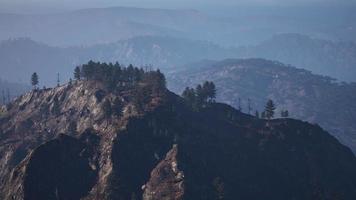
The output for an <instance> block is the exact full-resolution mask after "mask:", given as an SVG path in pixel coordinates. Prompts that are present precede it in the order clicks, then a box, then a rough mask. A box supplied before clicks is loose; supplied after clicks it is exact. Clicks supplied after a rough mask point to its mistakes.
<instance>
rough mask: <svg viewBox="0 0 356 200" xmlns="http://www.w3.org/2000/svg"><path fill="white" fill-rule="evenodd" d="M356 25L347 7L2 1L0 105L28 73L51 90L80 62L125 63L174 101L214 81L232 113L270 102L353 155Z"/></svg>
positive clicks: (26, 82)
mask: <svg viewBox="0 0 356 200" xmlns="http://www.w3.org/2000/svg"><path fill="white" fill-rule="evenodd" d="M355 19H356V1H353V0H343V1H340V0H337V1H336V0H326V1H325V0H314V1H310V0H309V1H306V0H305V1H304V0H300V1H295V0H294V1H291V0H288V1H286V0H283V1H282V0H267V1H265V0H264V1H262V0H254V1H247V0H246V1H245V0H244V1H232V0H231V1H230V0H228V1H217V0H198V1H188V0H183V1H175V0H174V1H167V0H166V1H154V0H153V1H152V0H146V1H144V0H141V1H138V0H133V1H108V0H106V1H99V0H89V1H88V0H86V1H84V0H75V1H69V0H64V1H55V0H32V1H29V0H27V1H24V0H22V1H20V0H12V1H10V0H5V1H4V0H2V1H0V71H1V73H0V91H1V93H0V94H1V95H2V96H1V99H0V100H1V103H2V104H6V103H8V102H9V101H11V99H13V98H16V97H17V96H19V95H21V94H23V93H24V92H26V91H28V90H30V89H31V86H30V76H31V74H32V73H33V72H37V73H38V75H39V82H40V84H39V85H40V87H54V86H55V85H56V84H57V81H59V83H60V84H65V83H67V82H68V81H69V80H70V78H72V77H73V69H74V67H75V66H78V65H81V64H83V63H87V62H88V61H89V60H94V61H100V62H119V63H120V64H123V65H128V64H134V65H136V66H141V67H144V68H146V69H147V68H150V69H153V68H160V69H161V70H162V71H163V72H164V73H165V74H166V77H167V83H168V87H169V89H171V90H173V91H174V92H176V93H178V94H179V93H180V92H181V91H182V90H183V89H184V88H185V87H186V86H194V85H195V84H197V83H200V82H202V81H205V80H213V81H214V82H216V84H217V88H218V96H217V99H218V101H221V102H225V103H228V104H230V105H232V106H234V107H239V106H241V105H240V104H242V106H245V107H246V104H247V99H251V100H252V106H253V108H254V110H262V109H263V107H264V103H265V102H266V100H267V99H273V100H274V101H275V102H276V103H277V104H278V105H279V107H280V108H284V109H288V110H289V111H290V113H291V116H292V117H294V118H298V119H302V120H307V121H310V122H313V123H318V124H320V125H321V126H322V127H323V128H326V129H327V130H328V131H330V132H331V133H332V134H333V135H334V136H336V137H337V138H339V139H340V141H342V142H343V143H344V144H347V145H348V146H350V147H351V148H353V150H354V151H356V125H355V124H354V121H353V119H355V118H356V105H355V103H354V102H356V83H355V81H356V20H355ZM241 59H242V60H241ZM244 59H247V60H244ZM58 75H59V80H57V78H58ZM332 94H333V95H332ZM239 99H242V101H241V102H240V101H239ZM330 108H333V109H330ZM245 111H246V110H245Z"/></svg>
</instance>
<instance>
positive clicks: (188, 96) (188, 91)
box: [182, 87, 196, 106]
mask: <svg viewBox="0 0 356 200" xmlns="http://www.w3.org/2000/svg"><path fill="white" fill-rule="evenodd" d="M182 97H183V98H184V99H185V101H186V103H187V104H188V105H190V106H193V104H194V102H195V99H196V96H195V90H194V88H189V87H186V88H185V90H184V91H183V93H182Z"/></svg>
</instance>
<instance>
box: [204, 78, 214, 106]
mask: <svg viewBox="0 0 356 200" xmlns="http://www.w3.org/2000/svg"><path fill="white" fill-rule="evenodd" d="M215 97H216V88H215V84H214V83H213V82H209V81H205V82H204V84H203V99H204V101H205V102H208V103H212V102H214V101H215Z"/></svg>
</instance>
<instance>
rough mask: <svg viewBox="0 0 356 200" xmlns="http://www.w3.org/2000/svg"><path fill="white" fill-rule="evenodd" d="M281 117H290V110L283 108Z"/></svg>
mask: <svg viewBox="0 0 356 200" xmlns="http://www.w3.org/2000/svg"><path fill="white" fill-rule="evenodd" d="M281 117H284V118H287V117H289V112H288V110H282V111H281Z"/></svg>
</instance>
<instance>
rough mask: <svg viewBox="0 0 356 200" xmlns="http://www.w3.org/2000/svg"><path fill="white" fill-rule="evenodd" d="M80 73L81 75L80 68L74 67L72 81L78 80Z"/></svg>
mask: <svg viewBox="0 0 356 200" xmlns="http://www.w3.org/2000/svg"><path fill="white" fill-rule="evenodd" d="M80 73H81V72H80V67H79V66H77V67H75V69H74V79H75V80H80V78H81V74H80Z"/></svg>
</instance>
